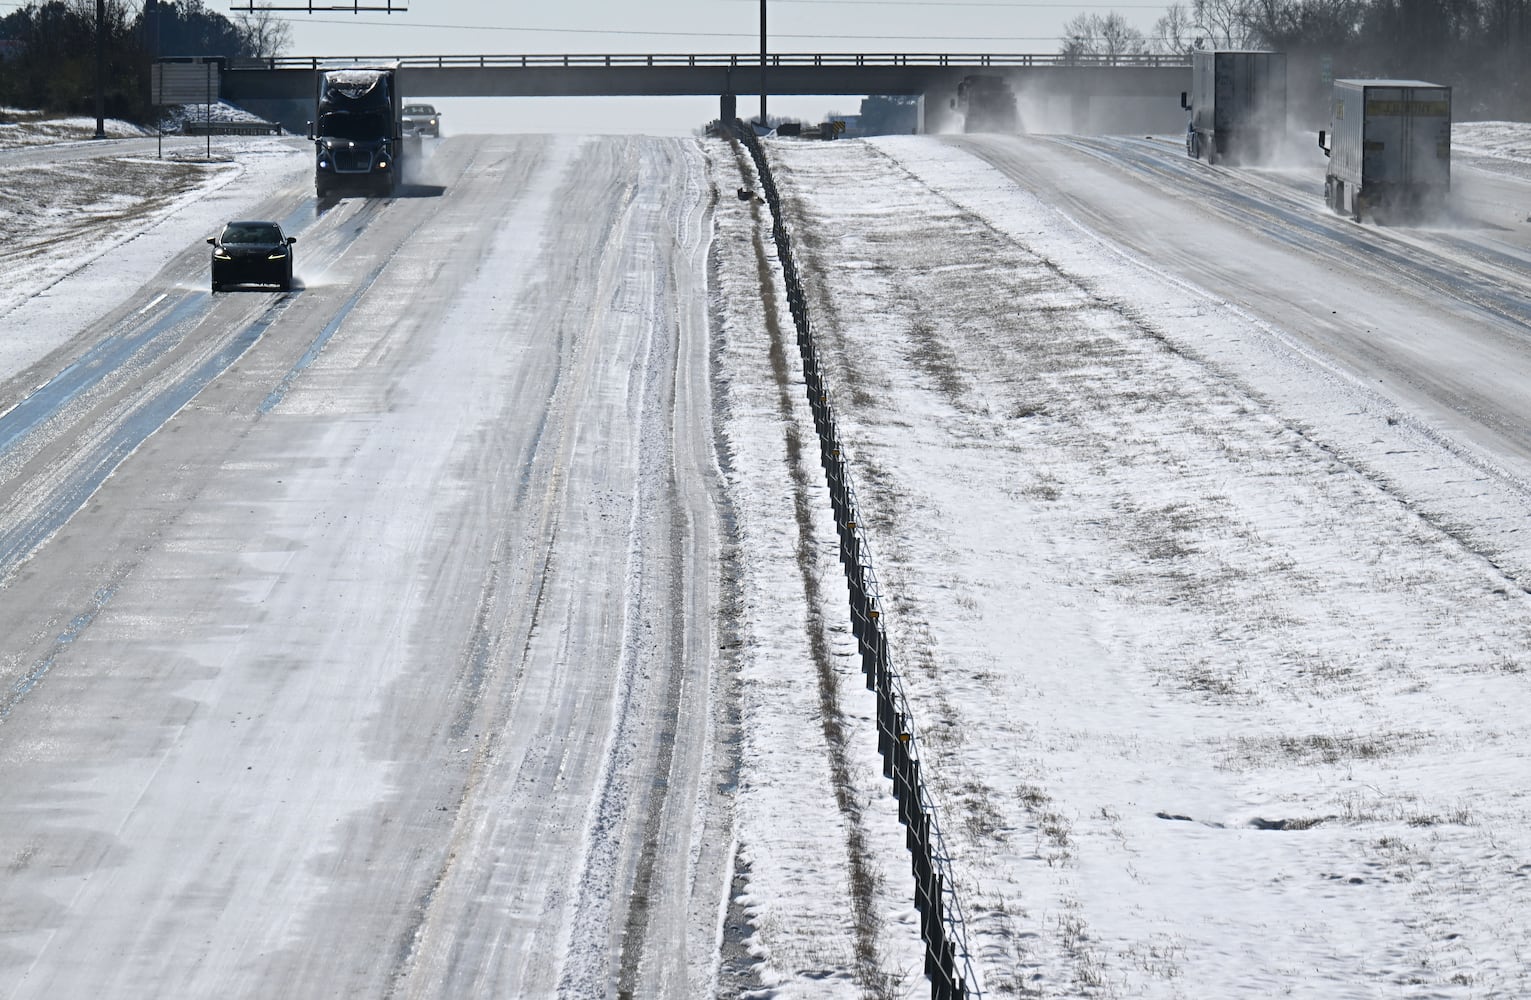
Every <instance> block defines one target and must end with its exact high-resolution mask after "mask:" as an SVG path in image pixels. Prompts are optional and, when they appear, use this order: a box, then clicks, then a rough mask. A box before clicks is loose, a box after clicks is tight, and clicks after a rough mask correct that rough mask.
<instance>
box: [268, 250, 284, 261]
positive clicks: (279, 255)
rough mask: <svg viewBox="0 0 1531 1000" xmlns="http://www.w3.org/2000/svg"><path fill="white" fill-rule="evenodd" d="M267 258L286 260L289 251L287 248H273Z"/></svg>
mask: <svg viewBox="0 0 1531 1000" xmlns="http://www.w3.org/2000/svg"><path fill="white" fill-rule="evenodd" d="M266 259H267V260H286V259H287V251H286V249H282V250H273V251H271V252H270V253H269V254H267V255H266Z"/></svg>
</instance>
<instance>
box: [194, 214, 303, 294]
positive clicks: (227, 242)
mask: <svg viewBox="0 0 1531 1000" xmlns="http://www.w3.org/2000/svg"><path fill="white" fill-rule="evenodd" d="M207 242H209V243H211V244H212V246H213V291H215V292H221V291H223V290H224V289H225V288H227V287H228V286H229V285H276V286H277V287H279V288H281V290H282V291H284V292H286V291H290V290H291V289H292V245H293V244H294V243H296V242H298V238H297V237H296V236H285V235H283V234H282V227H281V226H279V225H277V224H276V223H275V222H259V221H255V220H251V219H246V220H241V221H239V222H230V223H229V224H228V225H226V226H224V227H223V232H221V233H219V234H218V235H217V236H209V237H208V239H207Z"/></svg>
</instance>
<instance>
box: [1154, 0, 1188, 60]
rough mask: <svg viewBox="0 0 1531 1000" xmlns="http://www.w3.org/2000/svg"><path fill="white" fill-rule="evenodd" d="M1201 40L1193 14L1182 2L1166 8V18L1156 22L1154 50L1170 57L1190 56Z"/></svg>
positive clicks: (1176, 0) (1177, 1)
mask: <svg viewBox="0 0 1531 1000" xmlns="http://www.w3.org/2000/svg"><path fill="white" fill-rule="evenodd" d="M1199 41H1200V38H1199V37H1198V33H1197V31H1196V24H1195V22H1194V21H1193V20H1192V18H1191V13H1190V11H1188V10H1187V9H1186V6H1185V4H1183V3H1180V0H1175V2H1174V3H1172V4H1170V5H1169V6H1168V7H1166V8H1164V16H1163V17H1161V18H1159V20H1157V21H1155V22H1154V37H1153V40H1152V48H1153V50H1154V51H1155V52H1158V53H1161V54H1163V55H1170V56H1189V55H1190V54H1191V51H1192V50H1193V49H1195V48H1197V47H1198V44H1197V43H1198V42H1199Z"/></svg>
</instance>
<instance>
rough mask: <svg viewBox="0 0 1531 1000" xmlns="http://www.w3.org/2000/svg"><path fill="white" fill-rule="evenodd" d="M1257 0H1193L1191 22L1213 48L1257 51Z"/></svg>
mask: <svg viewBox="0 0 1531 1000" xmlns="http://www.w3.org/2000/svg"><path fill="white" fill-rule="evenodd" d="M1257 2H1258V0H1191V20H1192V22H1193V23H1194V24H1195V25H1196V30H1197V32H1198V34H1200V35H1201V36H1202V37H1204V38H1205V39H1206V45H1205V47H1206V48H1210V49H1248V48H1255V47H1257V46H1256V42H1257V41H1258V36H1259V34H1260V32H1259V31H1258V30H1257V29H1256V27H1255V24H1256V20H1257V15H1256V10H1255V7H1256V4H1257Z"/></svg>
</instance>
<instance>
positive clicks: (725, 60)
mask: <svg viewBox="0 0 1531 1000" xmlns="http://www.w3.org/2000/svg"><path fill="white" fill-rule="evenodd" d="M379 63H398V64H400V65H401V66H405V67H412V68H424V69H559V68H565V67H568V68H575V67H579V68H589V67H601V66H610V67H623V68H632V67H643V66H657V67H669V68H674V67H728V68H730V69H750V68H754V69H758V68H759V67H760V55H759V53H750V54H740V53H717V54H705V53H704V54H674V53H672V54H657V55H656V54H649V55H640V54H635V53H609V54H586V55H576V54H568V55H550V54H541V53H527V54H522V55H477V56H468V55H439V56H398V55H393V56H346V57H339V58H337V57H330V56H271V57H267V58H262V59H253V58H240V59H231V60H229V62H228V66H227V68H228V69H229V70H231V71H237V70H276V69H292V70H301V69H313V70H317V69H320V68H326V69H327V68H332V67H335V66H363V65H376V64H379ZM1189 65H1190V62H1189V60H1187V59H1186V58H1185V57H1183V56H1178V55H1158V54H1153V53H1141V54H1136V55H1116V56H1104V55H1062V54H1060V53H1057V52H1051V53H1018V54H1017V53H1010V54H1006V53H992V52H975V53H951V52H913V53H910V52H782V53H775V52H773V53H769V54H767V56H766V66H767V67H768V68H769V67H772V66H788V67H803V66H809V67H815V66H838V67H844V66H883V67H886V66H895V67H896V66H913V67H926V68H943V67H952V68H954V69H969V68H990V67H993V68H1001V69H1002V68H1007V67H1008V68H1032V67H1069V66H1079V67H1085V68H1092V69H1101V68H1108V67H1124V68H1134V69H1141V68H1150V69H1157V68H1175V67H1181V66H1189Z"/></svg>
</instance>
